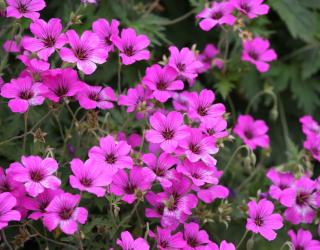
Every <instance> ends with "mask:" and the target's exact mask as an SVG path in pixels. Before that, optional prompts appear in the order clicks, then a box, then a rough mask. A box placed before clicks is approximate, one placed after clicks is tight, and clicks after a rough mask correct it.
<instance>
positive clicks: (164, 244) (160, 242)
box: [149, 227, 187, 250]
mask: <svg viewBox="0 0 320 250" xmlns="http://www.w3.org/2000/svg"><path fill="white" fill-rule="evenodd" d="M149 235H150V236H151V237H152V238H155V239H156V241H157V247H158V249H159V250H176V249H185V247H186V245H187V244H186V242H185V240H184V239H183V235H182V233H181V232H178V233H176V234H171V230H170V229H162V228H161V227H157V232H156V233H153V232H152V231H150V233H149Z"/></svg>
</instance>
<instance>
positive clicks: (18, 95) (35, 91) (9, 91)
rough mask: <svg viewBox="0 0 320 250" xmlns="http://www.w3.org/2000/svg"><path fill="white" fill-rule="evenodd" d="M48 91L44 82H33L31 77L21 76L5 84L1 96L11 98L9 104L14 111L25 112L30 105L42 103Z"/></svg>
mask: <svg viewBox="0 0 320 250" xmlns="http://www.w3.org/2000/svg"><path fill="white" fill-rule="evenodd" d="M46 91H47V88H46V87H45V86H44V85H43V84H41V83H39V82H36V83H32V79H31V77H20V78H18V79H12V80H11V82H10V83H7V84H5V85H3V87H2V89H1V96H3V97H5V98H10V99H11V100H10V101H9V103H8V106H9V108H10V109H11V111H12V112H15V113H25V112H26V111H27V110H28V108H29V106H37V105H41V104H42V103H43V102H44V99H45V98H44V96H43V94H44V93H45V92H46Z"/></svg>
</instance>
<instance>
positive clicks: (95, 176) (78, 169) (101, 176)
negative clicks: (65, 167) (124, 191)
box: [69, 159, 112, 197]
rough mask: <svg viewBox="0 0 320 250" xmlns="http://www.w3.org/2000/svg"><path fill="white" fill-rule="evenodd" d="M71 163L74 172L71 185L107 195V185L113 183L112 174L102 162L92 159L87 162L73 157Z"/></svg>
mask: <svg viewBox="0 0 320 250" xmlns="http://www.w3.org/2000/svg"><path fill="white" fill-rule="evenodd" d="M70 165H71V170H72V173H73V175H70V177H69V181H70V185H71V187H73V188H76V189H79V190H80V191H87V192H89V193H92V194H95V195H96V196H98V197H103V196H104V195H105V193H106V187H107V186H108V185H109V184H110V183H111V181H112V176H111V175H110V174H109V173H108V172H107V170H106V169H105V167H104V165H103V164H101V162H95V161H94V160H92V159H88V160H86V161H85V162H83V161H81V160H80V159H73V160H72V161H71V162H70Z"/></svg>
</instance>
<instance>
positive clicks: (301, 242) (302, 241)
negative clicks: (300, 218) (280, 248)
mask: <svg viewBox="0 0 320 250" xmlns="http://www.w3.org/2000/svg"><path fill="white" fill-rule="evenodd" d="M288 235H289V236H290V238H291V242H292V244H293V247H294V249H295V250H299V249H301V250H317V249H320V241H318V240H313V239H312V234H311V232H309V231H307V230H303V229H301V228H300V229H299V230H298V232H297V233H295V232H294V231H293V230H290V231H289V232H288Z"/></svg>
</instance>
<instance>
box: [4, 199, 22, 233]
mask: <svg viewBox="0 0 320 250" xmlns="http://www.w3.org/2000/svg"><path fill="white" fill-rule="evenodd" d="M16 204H17V200H16V198H14V196H13V195H12V194H10V193H1V194H0V229H3V228H5V227H6V226H8V223H9V221H20V219H21V215H20V213H19V212H18V211H17V210H13V208H14V207H15V206H16Z"/></svg>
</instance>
